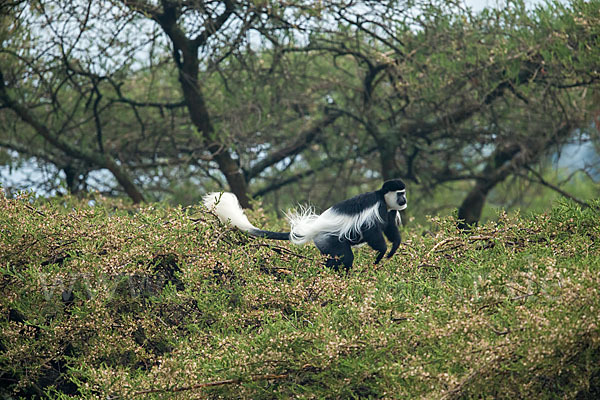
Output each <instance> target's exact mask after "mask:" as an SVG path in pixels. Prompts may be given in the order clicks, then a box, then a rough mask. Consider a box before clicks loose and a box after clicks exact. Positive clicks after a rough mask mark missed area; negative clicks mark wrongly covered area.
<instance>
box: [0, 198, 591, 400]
mask: <svg viewBox="0 0 600 400" xmlns="http://www.w3.org/2000/svg"><path fill="white" fill-rule="evenodd" d="M598 217H599V215H598V212H597V211H595V210H594V209H586V210H581V209H579V208H577V207H575V206H573V205H571V204H559V205H557V206H556V207H555V208H554V209H553V211H552V212H551V213H548V214H541V215H532V216H527V217H521V216H518V215H517V216H515V217H509V216H507V215H504V214H501V215H499V217H498V220H497V221H496V222H494V223H490V224H488V225H486V226H482V227H479V228H477V229H475V230H473V231H471V232H469V233H461V232H459V231H458V230H457V229H456V228H455V223H454V221H453V220H451V219H443V218H432V220H431V223H430V226H429V227H427V228H425V227H416V226H411V227H410V229H407V230H405V232H404V233H403V235H404V238H405V243H404V245H403V246H402V247H401V251H400V252H399V254H397V255H396V256H395V257H394V258H393V259H392V260H387V261H386V262H384V263H383V264H382V265H379V266H373V265H372V264H371V263H372V261H373V259H374V255H373V253H372V251H371V250H370V249H369V248H367V247H362V248H360V249H356V250H355V252H356V254H357V258H356V262H355V267H354V269H353V270H351V271H350V272H349V273H348V274H339V273H336V272H334V271H330V270H327V269H325V268H324V267H322V266H321V263H320V256H319V254H318V252H317V251H316V250H315V249H314V247H313V246H306V247H302V248H299V247H295V246H291V245H289V244H287V243H283V244H282V243H276V242H267V241H263V240H256V239H252V238H248V237H246V236H244V235H243V234H240V233H239V232H237V231H235V230H232V229H230V228H227V227H225V226H222V225H220V224H219V223H217V222H216V219H215V218H214V217H213V216H212V215H210V214H209V213H207V212H206V210H202V209H201V208H197V209H193V208H186V209H183V208H171V207H168V206H163V205H149V206H145V207H142V208H136V209H132V208H130V207H128V206H127V205H124V204H115V203H108V202H107V201H103V200H96V201H95V202H94V204H93V205H88V204H87V203H81V202H77V201H75V200H72V199H70V198H63V199H57V200H52V201H48V202H43V203H40V202H36V201H34V200H33V199H32V198H31V197H29V196H22V197H20V198H16V199H7V198H5V197H4V196H0V235H1V238H0V241H1V242H0V371H1V372H0V396H4V397H9V396H12V397H16V398H18V397H21V396H22V397H30V396H32V395H38V396H40V397H42V396H50V397H53V398H66V397H69V396H70V395H76V396H78V397H85V398H103V399H106V398H132V397H139V398H195V397H197V398H207V397H208V398H219V397H222V398H240V397H241V398H253V399H257V398H273V397H280V398H289V397H294V396H295V397H300V398H322V397H326V398H351V397H356V398H358V397H360V398H368V397H371V398H381V397H387V398H406V397H409V398H418V397H424V398H459V397H460V398H534V397H535V398H556V397H561V398H595V396H598V395H600V363H599V362H598V360H599V359H600V329H599V327H598V311H599V309H600V295H599V293H598V290H599V288H600V249H599V247H598V241H599V240H600V227H599V224H598ZM251 219H253V220H255V221H260V222H259V224H260V225H261V226H263V225H264V226H268V227H271V228H273V229H277V228H278V227H281V226H282V223H281V222H280V221H275V220H272V219H269V218H268V217H266V216H265V215H263V214H262V213H261V212H260V210H259V211H255V212H253V213H252V215H251Z"/></svg>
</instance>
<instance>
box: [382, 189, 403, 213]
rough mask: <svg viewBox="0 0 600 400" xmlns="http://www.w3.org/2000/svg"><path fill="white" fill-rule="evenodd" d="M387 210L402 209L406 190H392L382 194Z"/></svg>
mask: <svg viewBox="0 0 600 400" xmlns="http://www.w3.org/2000/svg"><path fill="white" fill-rule="evenodd" d="M383 197H384V198H385V203H386V205H387V208H388V210H398V211H399V210H404V209H405V208H406V207H407V206H408V204H407V203H406V190H404V189H403V190H394V191H392V192H387V193H386V194H385V195H383Z"/></svg>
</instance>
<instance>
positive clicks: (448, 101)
mask: <svg viewBox="0 0 600 400" xmlns="http://www.w3.org/2000/svg"><path fill="white" fill-rule="evenodd" d="M592 3H595V4H592ZM366 4H370V5H371V6H372V7H369V8H366V7H363V6H355V5H354V4H352V5H349V6H348V5H344V4H342V5H337V6H332V8H331V15H333V16H334V18H335V20H336V22H337V23H338V26H336V29H333V30H331V29H327V27H325V28H324V29H322V30H321V32H320V33H319V34H316V35H314V37H313V38H312V41H311V43H310V45H309V46H307V47H305V48H304V49H302V50H303V51H314V52H321V53H322V54H330V55H332V57H333V59H334V64H335V65H336V68H338V69H340V70H342V71H343V73H344V74H345V75H346V76H350V77H352V82H353V86H347V87H346V89H347V90H345V91H343V90H340V91H338V92H337V94H336V107H337V109H338V111H339V112H342V113H343V114H344V115H345V116H347V117H348V118H349V119H350V120H351V121H353V122H354V123H355V124H359V125H360V126H361V127H362V128H363V129H362V131H361V132H360V133H362V134H365V135H366V136H367V137H368V138H370V141H371V143H372V145H373V146H374V148H375V149H376V152H375V153H376V155H377V157H378V160H379V165H380V174H381V176H382V177H383V178H384V179H388V178H391V177H395V176H402V177H405V178H407V179H409V180H412V181H414V182H420V183H421V184H422V185H423V186H425V187H427V188H433V187H435V186H436V185H439V184H441V183H445V182H454V181H459V180H466V181H474V185H473V186H472V188H471V190H470V191H469V192H468V193H467V195H466V197H465V198H464V200H463V202H462V204H461V206H460V207H459V213H458V217H459V219H461V220H463V221H464V222H465V223H466V224H471V223H474V222H477V221H478V220H479V218H480V215H481V210H482V207H483V204H484V203H485V199H486V196H487V194H488V193H489V192H490V190H492V189H493V188H494V187H495V186H496V185H497V184H498V183H500V182H502V181H503V180H505V179H506V178H507V177H508V176H510V175H512V174H519V173H522V171H526V170H527V169H528V168H530V166H531V165H534V164H536V163H537V162H539V161H540V160H541V159H542V158H543V157H544V156H546V155H547V154H548V153H549V152H552V151H556V150H557V149H559V148H560V146H561V145H562V144H564V143H566V142H567V141H568V140H570V139H572V138H573V136H574V135H577V134H581V132H582V131H585V130H589V129H587V128H589V127H590V121H591V119H592V115H593V113H594V112H597V110H598V108H597V107H598V105H597V104H596V103H595V102H594V101H593V96H590V95H589V93H588V91H589V92H593V91H595V90H597V88H598V83H599V82H600V75H599V73H598V60H600V54H599V48H598V46H597V37H598V34H599V33H600V32H599V31H598V29H599V28H598V27H599V26H600V24H598V22H599V12H598V9H599V7H598V5H599V4H598V2H583V1H577V2H572V3H571V4H569V5H564V4H561V3H557V4H547V5H546V6H544V7H540V8H538V9H536V10H535V11H531V12H530V11H528V10H527V9H526V7H525V6H524V4H523V3H522V2H518V1H517V2H510V3H509V4H508V6H507V7H506V8H503V9H499V10H485V11H484V12H482V13H473V12H471V11H470V10H468V9H464V8H461V7H459V6H457V5H456V4H455V3H454V2H446V1H439V2H433V3H430V2H428V3H427V4H424V5H421V6H420V7H418V9H417V10H415V8H413V4H409V3H402V2H388V3H385V4H379V3H377V2H373V3H370V2H366ZM402 5H404V7H403V6H402ZM365 10H368V11H365ZM339 26H343V28H341V29H340V28H339ZM299 50H300V49H289V50H288V51H299ZM341 58H343V59H344V60H350V61H351V62H346V63H342V62H339V61H338V60H339V59H341Z"/></svg>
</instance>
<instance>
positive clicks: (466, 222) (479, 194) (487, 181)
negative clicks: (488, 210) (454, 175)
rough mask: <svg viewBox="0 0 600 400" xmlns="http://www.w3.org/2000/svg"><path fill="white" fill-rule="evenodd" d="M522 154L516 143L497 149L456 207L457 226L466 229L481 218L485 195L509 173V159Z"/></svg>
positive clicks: (511, 167) (510, 168)
mask: <svg viewBox="0 0 600 400" xmlns="http://www.w3.org/2000/svg"><path fill="white" fill-rule="evenodd" d="M518 154H522V153H521V151H520V147H519V146H518V145H516V144H513V145H509V146H506V147H502V148H500V149H497V150H496V151H495V152H494V154H492V156H491V157H490V160H489V161H488V163H487V165H486V166H485V168H484V169H483V172H482V176H481V178H479V179H477V181H476V182H475V187H474V188H473V189H471V191H470V192H469V193H468V194H467V197H465V199H464V200H463V202H462V204H461V205H460V207H458V221H459V222H458V227H459V228H460V229H468V228H469V227H470V226H472V225H476V224H477V223H478V222H479V219H480V218H481V212H482V210H483V206H484V205H485V201H486V199H487V195H488V194H489V192H490V190H492V189H493V188H494V187H495V186H496V185H497V184H499V183H500V182H502V181H504V180H505V179H506V178H507V177H508V176H509V175H510V174H511V173H512V169H513V166H512V165H511V161H512V160H513V159H514V158H515V157H516V156H517V155H518Z"/></svg>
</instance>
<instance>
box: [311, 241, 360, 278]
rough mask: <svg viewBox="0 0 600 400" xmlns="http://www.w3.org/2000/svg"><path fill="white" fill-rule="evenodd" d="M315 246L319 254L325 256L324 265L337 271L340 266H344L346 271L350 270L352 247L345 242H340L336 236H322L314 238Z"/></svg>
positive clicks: (352, 258) (352, 255)
mask: <svg viewBox="0 0 600 400" xmlns="http://www.w3.org/2000/svg"><path fill="white" fill-rule="evenodd" d="M315 245H316V246H317V248H318V249H319V251H320V252H321V254H324V255H326V256H327V261H326V263H325V265H326V266H327V267H329V268H333V269H334V270H335V271H338V270H339V268H340V265H342V264H343V265H344V268H345V269H346V271H348V270H349V269H350V268H352V263H353V262H354V254H352V246H351V245H350V243H349V242H348V241H347V240H340V239H339V238H338V237H337V236H333V235H323V236H318V237H316V238H315Z"/></svg>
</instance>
